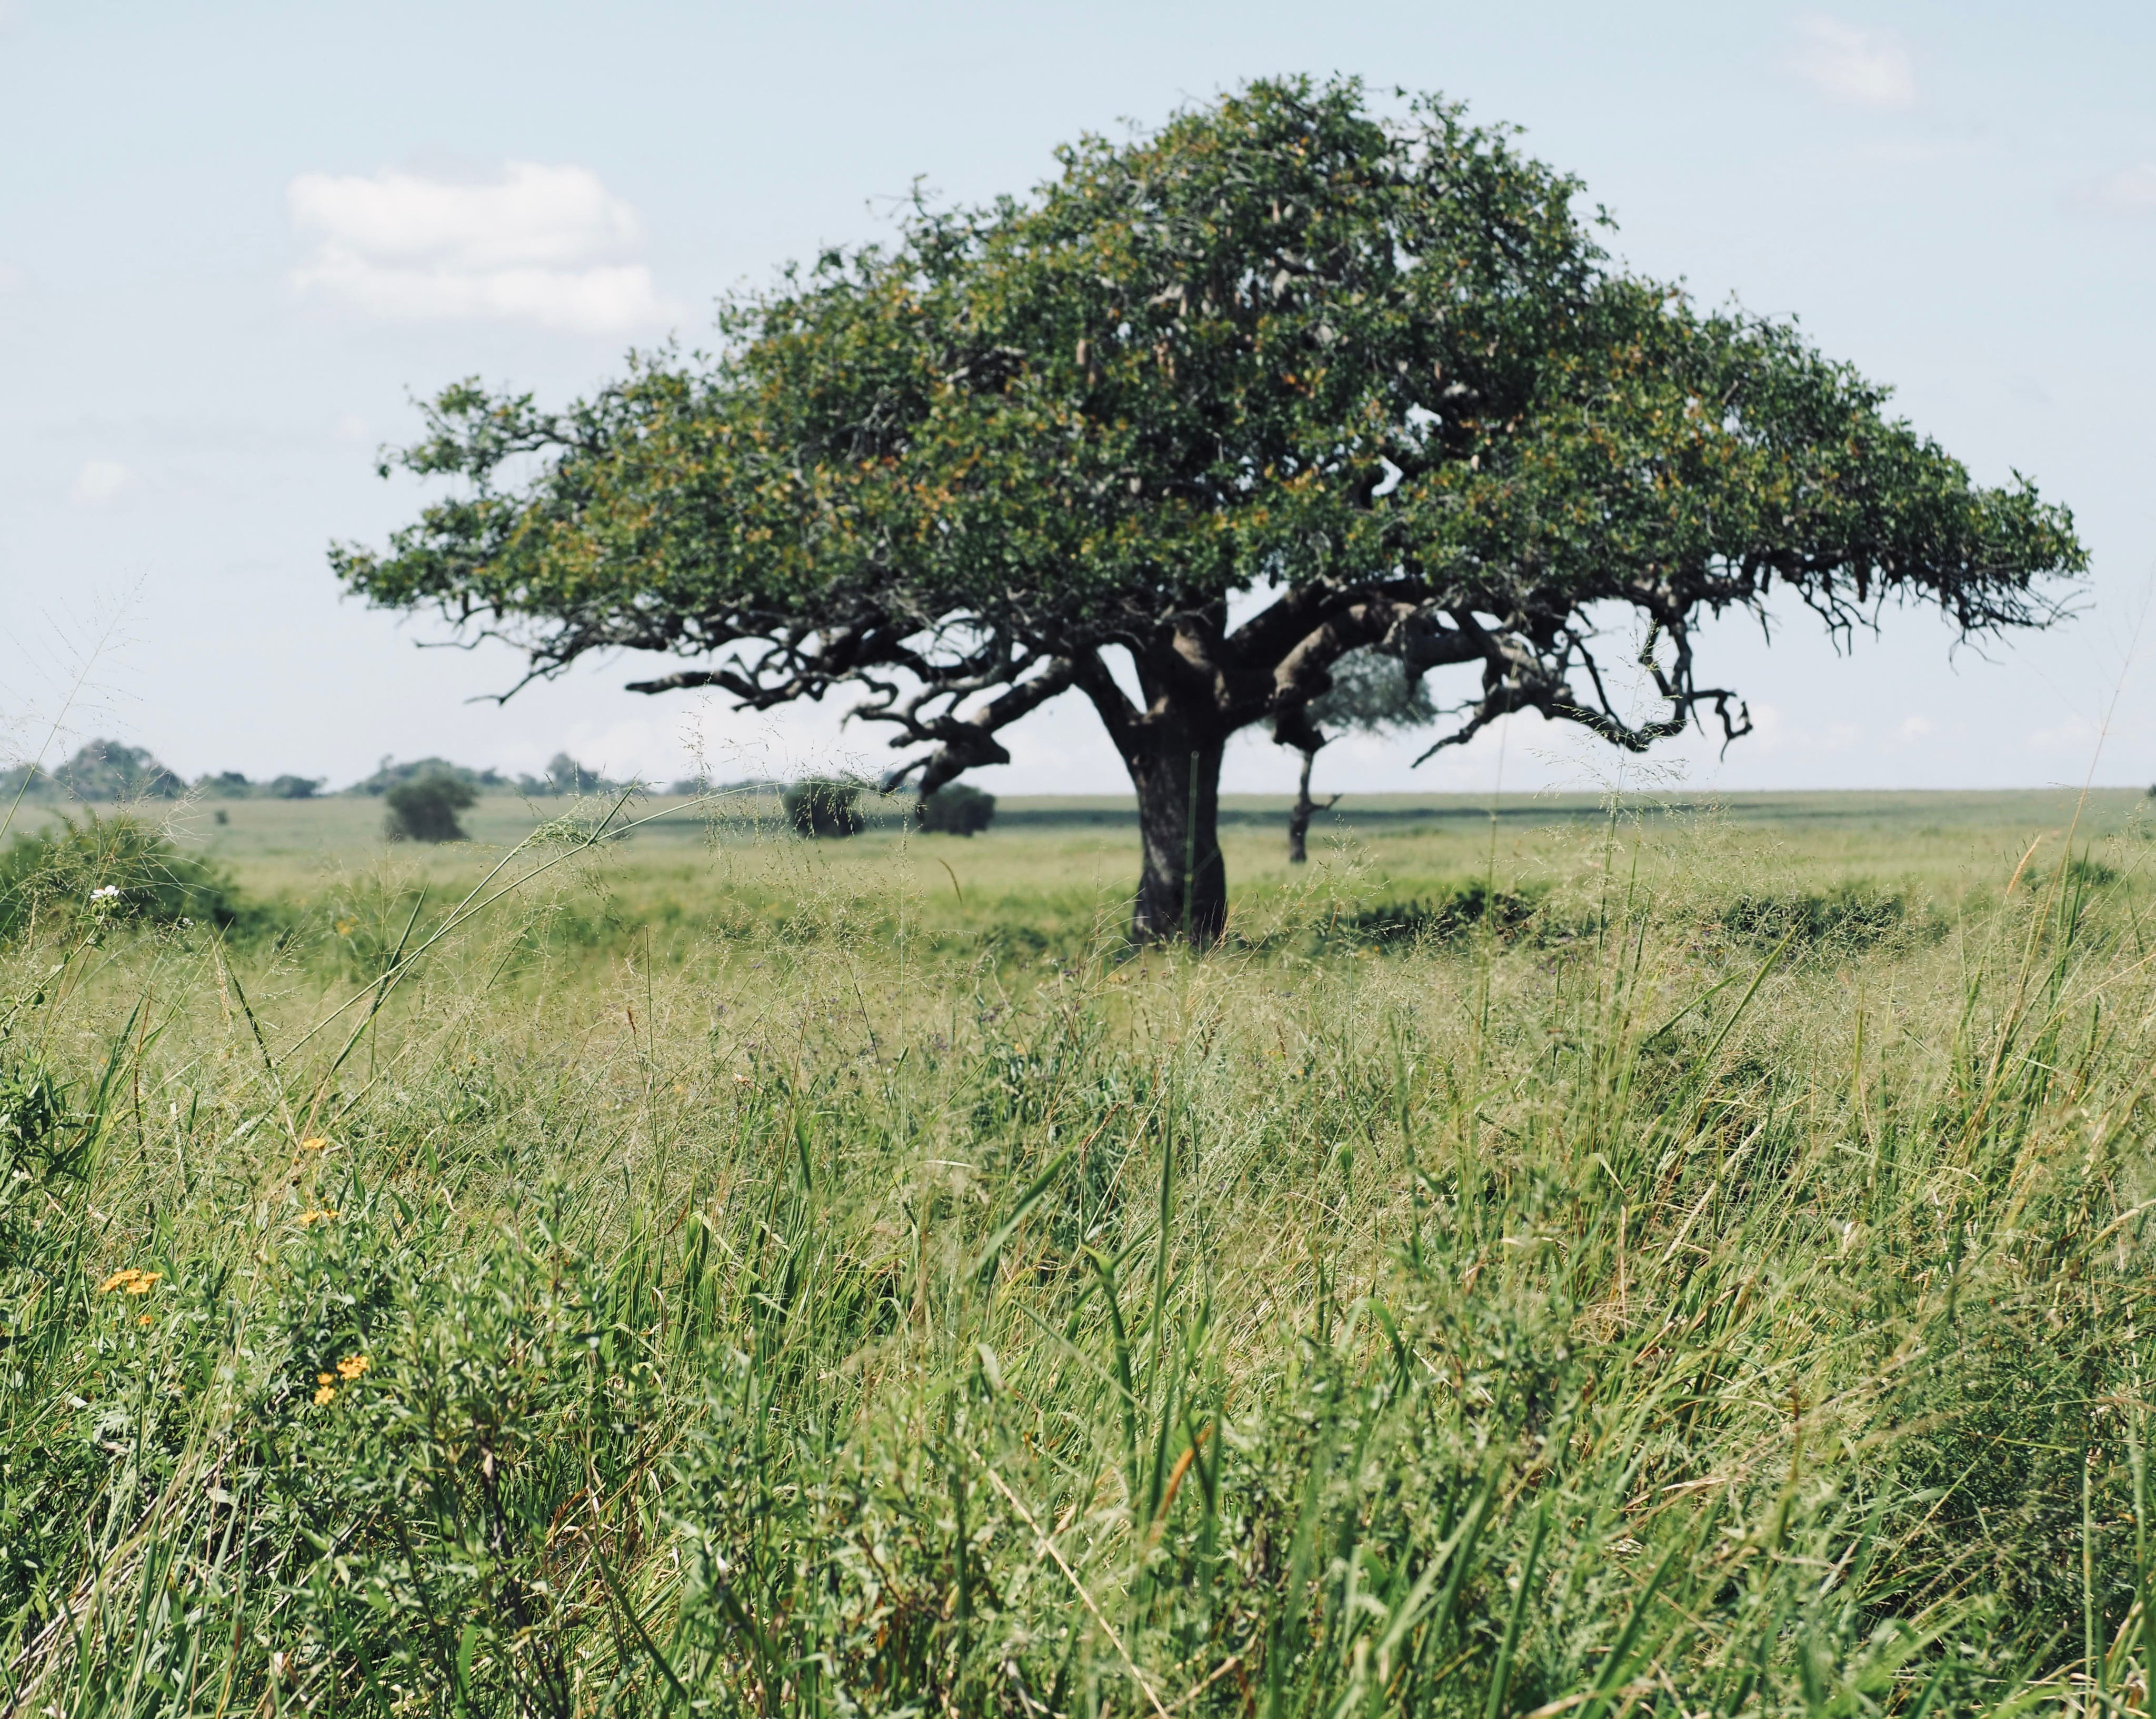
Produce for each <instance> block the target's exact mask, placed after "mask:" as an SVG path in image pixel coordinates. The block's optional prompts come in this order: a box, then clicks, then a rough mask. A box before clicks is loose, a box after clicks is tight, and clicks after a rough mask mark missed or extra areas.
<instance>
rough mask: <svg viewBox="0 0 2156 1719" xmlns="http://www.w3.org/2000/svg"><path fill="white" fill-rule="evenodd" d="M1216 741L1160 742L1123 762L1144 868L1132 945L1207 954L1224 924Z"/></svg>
mask: <svg viewBox="0 0 2156 1719" xmlns="http://www.w3.org/2000/svg"><path fill="white" fill-rule="evenodd" d="M1222 750H1223V747H1222V745H1221V742H1220V741H1218V740H1206V741H1184V742H1183V743H1182V744H1180V745H1178V744H1177V743H1176V742H1175V741H1174V740H1173V737H1163V740H1162V741H1161V742H1160V743H1159V744H1158V746H1156V747H1154V748H1153V749H1152V751H1151V752H1148V753H1147V754H1144V755H1142V756H1138V757H1128V758H1127V759H1126V761H1125V762H1127V764H1128V766H1129V767H1130V772H1131V783H1132V786H1133V787H1134V788H1137V793H1138V828H1139V833H1140V836H1141V839H1142V843H1143V846H1144V854H1145V857H1144V863H1143V865H1142V870H1140V873H1139V875H1138V892H1137V901H1135V902H1134V903H1133V905H1132V911H1131V940H1132V942H1138V943H1150V942H1167V941H1168V940H1169V939H1179V940H1181V941H1183V942H1188V943H1192V944H1194V945H1196V946H1197V947H1199V948H1204V947H1208V946H1209V945H1211V944H1213V943H1215V942H1219V937H1220V933H1221V931H1223V930H1224V929H1225V928H1226V926H1227V923H1228V867H1227V862H1226V861H1225V860H1224V859H1222V858H1221V855H1220V755H1221V752H1222Z"/></svg>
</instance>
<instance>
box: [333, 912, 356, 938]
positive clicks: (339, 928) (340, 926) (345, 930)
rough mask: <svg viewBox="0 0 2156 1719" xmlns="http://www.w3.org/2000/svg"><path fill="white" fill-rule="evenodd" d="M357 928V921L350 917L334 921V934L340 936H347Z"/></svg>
mask: <svg viewBox="0 0 2156 1719" xmlns="http://www.w3.org/2000/svg"><path fill="white" fill-rule="evenodd" d="M358 928H359V921H357V920H356V919H352V918H350V917H346V918H344V919H341V920H339V921H337V922H336V934H337V935H338V936H340V937H348V936H351V935H352V932H353V931H357V929H358Z"/></svg>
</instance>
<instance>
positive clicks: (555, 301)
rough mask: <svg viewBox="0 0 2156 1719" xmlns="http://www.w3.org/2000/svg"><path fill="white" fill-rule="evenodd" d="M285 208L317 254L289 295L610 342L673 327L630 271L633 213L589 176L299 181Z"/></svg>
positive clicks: (532, 170)
mask: <svg viewBox="0 0 2156 1719" xmlns="http://www.w3.org/2000/svg"><path fill="white" fill-rule="evenodd" d="M285 200H286V202H287V203H288V204H289V206H290V210H291V215H292V224H293V225H294V226H295V228H298V229H299V230H300V232H302V233H307V234H309V235H311V236H312V237H313V239H314V240H315V248H314V249H313V250H312V251H311V252H310V253H309V254H308V256H307V258H306V260H305V262H303V263H302V264H300V266H299V268H297V269H295V270H294V271H293V272H292V282H293V285H295V286H296V287H297V288H298V289H299V290H300V291H301V292H304V293H311V294H320V295H323V296H325V297H327V298H331V299H335V300H339V301H341V302H342V303H344V304H346V305H351V306H352V307H353V308H354V309H357V310H362V311H364V312H366V313H367V314H368V315H370V316H379V317H382V318H385V319H388V320H390V321H449V320H463V319H471V318H484V319H487V320H491V321H515V322H530V323H536V324H537V325H538V326H541V327H542V328H552V329H558V330H561V331H565V332H568V333H574V334H597V335H613V334H626V333H629V332H630V331H634V330H636V329H639V328H648V327H650V326H654V324H658V323H661V322H664V321H665V320H666V319H667V317H668V316H670V314H671V313H672V310H673V307H672V306H670V305H667V304H666V303H665V302H664V301H663V300H661V299H660V296H659V295H658V292H657V290H656V289H655V288H654V285H653V284H652V279H651V270H650V269H649V268H648V267H646V266H645V265H644V264H641V263H639V262H635V261H634V260H633V256H634V252H635V250H636V249H637V248H638V246H639V244H640V243H641V241H642V239H643V230H642V227H641V225H640V223H639V222H638V220H637V217H636V211H635V210H634V209H633V208H630V207H629V205H628V204H627V203H624V202H623V201H622V200H621V199H620V198H618V197H616V196H615V195H614V194H613V192H610V191H608V189H607V188H606V187H605V185H604V184H603V183H602V182H600V180H599V177H598V175H597V174H595V173H593V172H589V171H588V170H587V169H585V168H583V167H542V166H539V165H537V164H536V163H534V162H510V163H509V164H508V165H507V166H506V167H505V168H504V169H503V170H502V172H501V173H500V177H497V178H495V179H492V180H489V181H485V182H474V183H459V182H454V181H449V180H441V179H429V178H424V177H421V176H420V175H418V174H416V173H404V172H395V171H393V170H391V171H384V172H380V173H377V174H375V175H373V176H372V177H363V176H361V175H358V174H346V175H336V174H330V173H302V174H301V175H300V177H298V178H296V179H295V180H294V181H293V182H291V184H290V186H289V187H286V190H285Z"/></svg>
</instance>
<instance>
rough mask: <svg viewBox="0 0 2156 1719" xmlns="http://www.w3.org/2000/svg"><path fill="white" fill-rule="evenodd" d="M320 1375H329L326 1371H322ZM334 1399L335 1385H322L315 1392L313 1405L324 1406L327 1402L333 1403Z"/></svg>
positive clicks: (318, 1407) (326, 1376)
mask: <svg viewBox="0 0 2156 1719" xmlns="http://www.w3.org/2000/svg"><path fill="white" fill-rule="evenodd" d="M322 1377H323V1378H328V1377H329V1375H328V1374H327V1373H324V1374H323V1375H322ZM335 1401H336V1386H335V1385H324V1386H322V1387H321V1388H320V1389H319V1390H317V1391H316V1393H315V1407H316V1408H317V1409H321V1408H324V1407H326V1405H328V1404H329V1403H334V1402H335Z"/></svg>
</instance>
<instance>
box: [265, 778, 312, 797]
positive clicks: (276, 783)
mask: <svg viewBox="0 0 2156 1719" xmlns="http://www.w3.org/2000/svg"><path fill="white" fill-rule="evenodd" d="M321 786H322V778H321V777H319V776H280V777H274V778H273V779H272V780H271V782H270V783H269V787H268V788H265V789H264V793H267V794H268V795H269V798H271V799H273V800H311V799H312V798H314V797H315V796H316V794H317V793H320V792H321Z"/></svg>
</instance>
